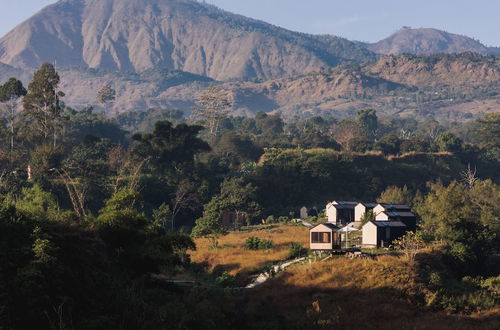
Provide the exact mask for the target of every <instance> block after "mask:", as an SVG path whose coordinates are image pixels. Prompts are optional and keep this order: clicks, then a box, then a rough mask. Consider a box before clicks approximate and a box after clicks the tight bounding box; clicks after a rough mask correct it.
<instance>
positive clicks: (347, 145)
mask: <svg viewBox="0 0 500 330" xmlns="http://www.w3.org/2000/svg"><path fill="white" fill-rule="evenodd" d="M334 131H335V140H336V141H337V142H338V143H340V145H341V146H342V148H343V149H344V150H346V151H351V150H352V143H353V141H354V140H355V139H356V138H357V137H359V136H360V135H362V131H361V128H360V127H359V124H358V123H356V122H354V121H349V120H343V121H341V122H340V123H339V124H338V125H336V126H335V128H334Z"/></svg>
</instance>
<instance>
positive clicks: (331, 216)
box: [326, 203, 337, 224]
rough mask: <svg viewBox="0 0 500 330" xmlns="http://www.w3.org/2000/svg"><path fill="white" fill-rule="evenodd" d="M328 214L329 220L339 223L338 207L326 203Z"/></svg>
mask: <svg viewBox="0 0 500 330" xmlns="http://www.w3.org/2000/svg"><path fill="white" fill-rule="evenodd" d="M326 216H327V217H328V222H331V223H333V224H337V209H336V208H335V207H334V206H333V204H332V203H328V204H327V205H326Z"/></svg>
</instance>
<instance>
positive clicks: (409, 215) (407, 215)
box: [382, 211, 415, 218]
mask: <svg viewBox="0 0 500 330" xmlns="http://www.w3.org/2000/svg"><path fill="white" fill-rule="evenodd" d="M382 213H385V214H387V215H388V216H389V217H391V218H414V217H415V214H413V213H412V212H408V211H407V212H396V211H384V212H382Z"/></svg>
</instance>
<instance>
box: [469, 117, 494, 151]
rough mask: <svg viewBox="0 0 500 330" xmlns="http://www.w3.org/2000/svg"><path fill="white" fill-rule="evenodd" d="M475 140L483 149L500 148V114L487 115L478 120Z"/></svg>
mask: <svg viewBox="0 0 500 330" xmlns="http://www.w3.org/2000/svg"><path fill="white" fill-rule="evenodd" d="M474 135H475V138H476V139H477V142H478V143H479V145H480V146H481V147H483V148H497V149H498V148H500V113H487V114H485V115H484V116H483V117H481V118H480V119H478V120H477V126H476V128H475V130H474Z"/></svg>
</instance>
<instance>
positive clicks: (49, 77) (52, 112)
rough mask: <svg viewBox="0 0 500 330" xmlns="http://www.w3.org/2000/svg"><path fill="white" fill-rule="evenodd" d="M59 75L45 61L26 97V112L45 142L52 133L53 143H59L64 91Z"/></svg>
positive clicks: (35, 75) (36, 73) (34, 77)
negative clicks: (60, 88) (61, 100)
mask: <svg viewBox="0 0 500 330" xmlns="http://www.w3.org/2000/svg"><path fill="white" fill-rule="evenodd" d="M59 81H60V78H59V75H58V74H57V72H56V69H55V68H54V66H53V65H52V64H50V63H44V64H42V66H41V67H40V69H39V70H38V71H37V72H35V74H34V76H33V80H32V81H31V83H30V84H29V86H28V93H27V94H26V96H25V97H24V113H25V115H26V116H27V117H28V118H29V119H31V120H33V121H34V124H35V128H36V129H37V130H38V131H40V133H41V134H42V136H43V139H44V141H45V142H47V139H48V138H49V136H50V135H52V137H53V144H54V146H56V144H57V131H58V129H59V127H60V118H61V103H60V98H61V97H63V96H64V93H63V92H61V91H59V90H58V86H59Z"/></svg>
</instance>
